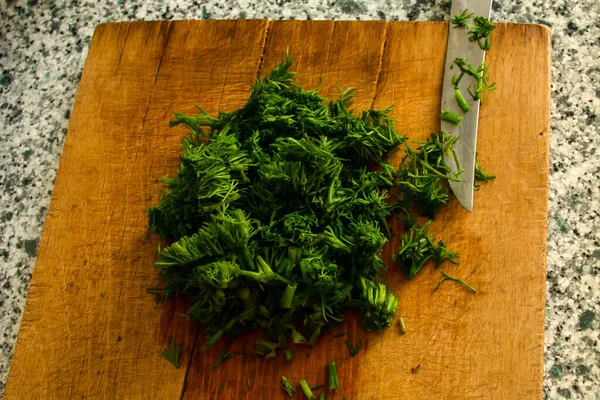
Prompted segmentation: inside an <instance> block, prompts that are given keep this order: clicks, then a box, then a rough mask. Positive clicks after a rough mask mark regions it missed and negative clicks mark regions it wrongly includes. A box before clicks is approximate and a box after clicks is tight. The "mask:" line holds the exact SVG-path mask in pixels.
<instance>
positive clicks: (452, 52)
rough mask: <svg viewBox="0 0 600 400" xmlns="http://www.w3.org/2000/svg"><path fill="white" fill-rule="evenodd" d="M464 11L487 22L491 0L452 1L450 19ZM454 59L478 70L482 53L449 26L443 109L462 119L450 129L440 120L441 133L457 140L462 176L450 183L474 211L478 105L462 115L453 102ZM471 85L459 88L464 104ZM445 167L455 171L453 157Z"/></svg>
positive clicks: (469, 82) (462, 84)
mask: <svg viewBox="0 0 600 400" xmlns="http://www.w3.org/2000/svg"><path fill="white" fill-rule="evenodd" d="M465 9H468V10H469V11H470V12H472V13H474V15H473V16H474V17H477V16H483V17H486V18H489V17H490V15H491V12H492V0H452V10H451V14H450V15H451V16H454V15H456V14H460V13H461V12H463V11H464V10H465ZM456 58H464V59H465V60H467V62H468V63H470V64H471V65H473V67H475V68H477V67H478V66H479V64H481V63H482V62H483V60H484V59H485V51H484V50H482V49H481V48H480V47H479V45H478V44H477V42H475V41H474V42H471V41H469V39H468V34H467V30H466V29H464V28H455V27H454V25H452V24H450V26H449V32H448V47H447V50H446V65H445V69H444V81H443V86H442V108H443V109H446V110H449V111H452V112H455V113H457V114H459V115H462V116H463V120H462V122H461V123H460V124H459V125H453V124H451V123H449V122H446V121H443V120H442V126H441V127H442V131H445V132H447V133H449V134H451V135H453V136H458V137H459V138H460V139H458V141H457V142H456V145H455V146H454V150H455V152H456V155H457V159H458V162H459V164H460V167H461V168H463V169H464V172H463V173H462V174H461V176H460V182H450V187H451V188H452V192H454V195H455V196H456V198H457V199H458V201H459V202H460V204H462V205H463V207H465V208H466V209H467V210H468V211H472V210H473V184H474V180H475V152H476V148H477V147H476V146H477V124H478V121H479V103H480V101H479V100H477V101H476V102H474V103H472V104H471V110H470V111H468V112H467V113H463V112H462V110H461V109H460V107H459V106H458V103H457V102H456V99H455V98H454V84H453V83H452V76H453V75H458V73H459V72H460V71H458V72H457V68H456V66H455V67H454V69H450V65H452V63H453V62H454V60H455V59H456ZM473 84H474V82H473V80H472V78H470V77H466V76H465V77H464V78H463V79H462V80H461V81H460V83H459V85H458V88H459V89H460V91H461V93H463V95H464V96H465V99H467V101H469V100H472V99H471V98H470V96H469V94H468V92H467V88H468V86H469V85H473ZM444 160H445V161H446V164H448V166H450V168H452V170H453V171H455V172H456V171H457V166H456V163H455V160H454V157H452V156H448V155H444Z"/></svg>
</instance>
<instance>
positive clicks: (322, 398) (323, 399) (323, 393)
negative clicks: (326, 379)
mask: <svg viewBox="0 0 600 400" xmlns="http://www.w3.org/2000/svg"><path fill="white" fill-rule="evenodd" d="M319 400H325V392H324V391H322V390H321V394H320V395H319Z"/></svg>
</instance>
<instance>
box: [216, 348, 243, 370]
mask: <svg viewBox="0 0 600 400" xmlns="http://www.w3.org/2000/svg"><path fill="white" fill-rule="evenodd" d="M240 354H242V353H241V352H239V351H225V352H223V353H221V354H219V358H217V361H216V362H215V364H214V365H213V369H215V368H217V367H218V366H219V365H221V364H223V363H224V362H225V361H227V360H229V359H230V358H233V357H235V356H239V355H240Z"/></svg>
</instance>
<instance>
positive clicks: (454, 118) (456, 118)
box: [440, 109, 463, 125]
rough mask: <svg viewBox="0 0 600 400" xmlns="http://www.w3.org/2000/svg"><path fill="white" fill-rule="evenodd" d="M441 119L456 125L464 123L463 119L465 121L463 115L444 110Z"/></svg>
mask: <svg viewBox="0 0 600 400" xmlns="http://www.w3.org/2000/svg"><path fill="white" fill-rule="evenodd" d="M440 118H441V119H442V120H444V121H448V122H450V123H451V124H454V125H458V124H460V121H462V119H463V117H462V115H458V114H457V113H455V112H452V111H448V110H444V109H443V110H442V113H441V114H440Z"/></svg>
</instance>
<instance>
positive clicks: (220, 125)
mask: <svg viewBox="0 0 600 400" xmlns="http://www.w3.org/2000/svg"><path fill="white" fill-rule="evenodd" d="M291 64H292V59H291V57H290V56H289V55H288V54H287V52H286V55H285V58H284V59H283V60H282V62H281V63H280V64H279V65H277V66H276V67H275V68H274V69H273V70H272V71H271V72H270V73H268V74H267V75H266V76H264V77H263V78H261V79H258V80H257V82H256V83H255V84H254V85H253V86H252V87H251V91H250V97H249V99H248V101H247V103H246V105H245V106H244V107H242V108H241V109H239V110H236V111H233V112H219V114H218V116H217V117H211V116H209V115H208V114H207V113H206V112H204V111H203V110H202V109H199V110H200V113H199V114H198V115H196V116H187V115H182V114H176V118H175V120H174V121H171V126H175V125H184V126H186V127H187V128H188V129H189V131H190V135H189V137H185V138H184V139H183V142H182V146H181V155H180V160H181V162H180V166H179V169H178V171H177V177H175V178H164V179H163V182H164V183H165V185H166V188H167V190H166V193H164V194H163V195H162V196H161V198H160V204H159V205H158V206H156V207H151V208H149V209H148V214H149V220H150V230H151V232H153V233H157V234H159V235H160V236H161V237H162V238H165V239H167V240H169V242H170V243H171V244H170V245H169V246H168V247H166V248H164V249H159V255H158V260H157V261H156V266H157V267H158V268H159V270H160V275H161V277H162V279H163V281H164V286H163V287H161V288H155V289H154V292H157V293H160V294H161V295H162V296H163V297H165V298H167V297H172V296H176V295H183V296H186V297H188V298H190V299H191V300H192V302H193V305H192V306H191V307H190V309H189V310H187V316H188V317H189V318H191V319H193V320H197V321H199V322H200V324H201V325H202V326H203V327H204V329H205V332H206V334H207V336H208V339H207V341H206V342H205V343H204V346H203V348H207V347H209V346H211V345H212V344H214V343H215V342H217V341H218V340H219V339H220V338H221V337H222V336H223V335H225V334H234V335H235V334H239V333H241V332H243V331H249V330H255V329H258V328H262V329H263V330H264V332H265V335H266V337H267V339H268V340H267V339H259V341H257V348H256V353H259V354H262V355H265V356H267V357H273V356H275V351H276V349H277V348H279V347H283V348H285V347H286V346H287V343H288V341H289V340H292V341H293V342H295V343H305V344H309V345H312V344H314V343H315V341H316V339H317V338H318V337H319V335H320V334H321V333H323V332H324V331H325V330H327V329H328V328H330V327H331V326H333V325H337V324H340V323H341V322H342V321H343V320H344V314H343V313H344V310H345V309H347V308H355V309H357V310H358V311H359V314H360V318H361V321H362V325H363V327H364V328H365V329H366V330H369V331H380V330H382V329H384V328H387V327H389V326H391V324H392V319H393V316H394V313H395V311H396V308H397V305H398V299H397V298H396V297H395V296H394V294H393V293H392V291H391V290H390V289H389V288H388V287H387V286H386V285H385V284H384V283H383V274H384V273H385V271H386V270H387V268H386V266H385V263H384V260H383V259H382V257H381V253H382V248H383V246H384V245H385V243H386V242H387V241H388V240H389V239H390V238H391V235H392V233H391V232H390V229H389V227H388V222H389V221H390V219H391V218H398V219H401V220H402V221H403V222H404V227H405V233H404V234H403V235H402V237H401V243H402V245H401V249H400V251H399V252H398V254H396V257H395V259H396V260H397V262H398V263H399V264H400V266H401V268H402V269H403V270H404V272H405V275H406V277H407V278H411V277H412V276H414V275H415V274H416V273H418V272H419V270H420V269H421V268H422V267H423V265H424V264H425V262H426V261H428V260H429V259H431V260H434V261H435V263H436V265H439V264H441V263H442V262H444V261H446V260H450V261H452V262H456V258H457V257H458V254H456V253H453V252H450V251H448V250H447V248H446V246H445V245H444V243H443V242H438V243H437V244H436V243H435V241H434V240H433V238H432V237H431V236H430V235H429V234H428V233H427V228H428V226H429V222H428V223H427V224H424V225H420V224H419V223H418V222H417V218H416V215H417V214H420V215H422V216H425V217H427V218H434V217H435V215H436V213H437V212H438V211H439V210H440V208H441V207H443V206H444V205H446V204H447V203H448V202H449V201H450V192H449V188H448V185H447V183H446V181H447V180H448V179H450V180H458V179H459V174H453V173H451V171H450V169H449V167H448V166H447V165H446V164H445V163H444V160H443V153H444V152H446V153H448V154H451V153H452V146H453V145H454V143H455V142H456V139H457V138H455V137H451V136H449V135H446V134H445V133H440V134H433V135H432V136H431V138H430V139H429V140H428V141H426V142H420V143H417V145H416V147H415V148H414V149H413V148H411V147H409V146H408V144H407V139H406V137H404V136H401V135H398V134H397V133H396V131H395V129H394V124H393V121H392V120H391V119H390V117H389V113H390V109H385V110H373V109H371V110H367V111H363V112H361V113H355V112H353V111H352V110H351V108H350V107H351V105H352V100H353V95H354V89H352V88H350V89H347V90H343V91H341V94H340V96H339V98H338V99H337V100H335V101H330V102H326V101H325V99H324V98H323V97H321V96H320V95H319V93H318V90H317V89H315V90H305V89H303V88H302V87H301V86H300V85H298V84H297V83H295V82H294V80H293V77H294V73H293V72H290V71H289V68H290V66H291ZM396 151H403V152H404V158H402V160H401V162H400V164H399V166H396V167H395V166H392V165H390V164H389V163H388V162H387V160H388V159H389V156H390V155H391V154H392V153H393V152H396Z"/></svg>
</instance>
